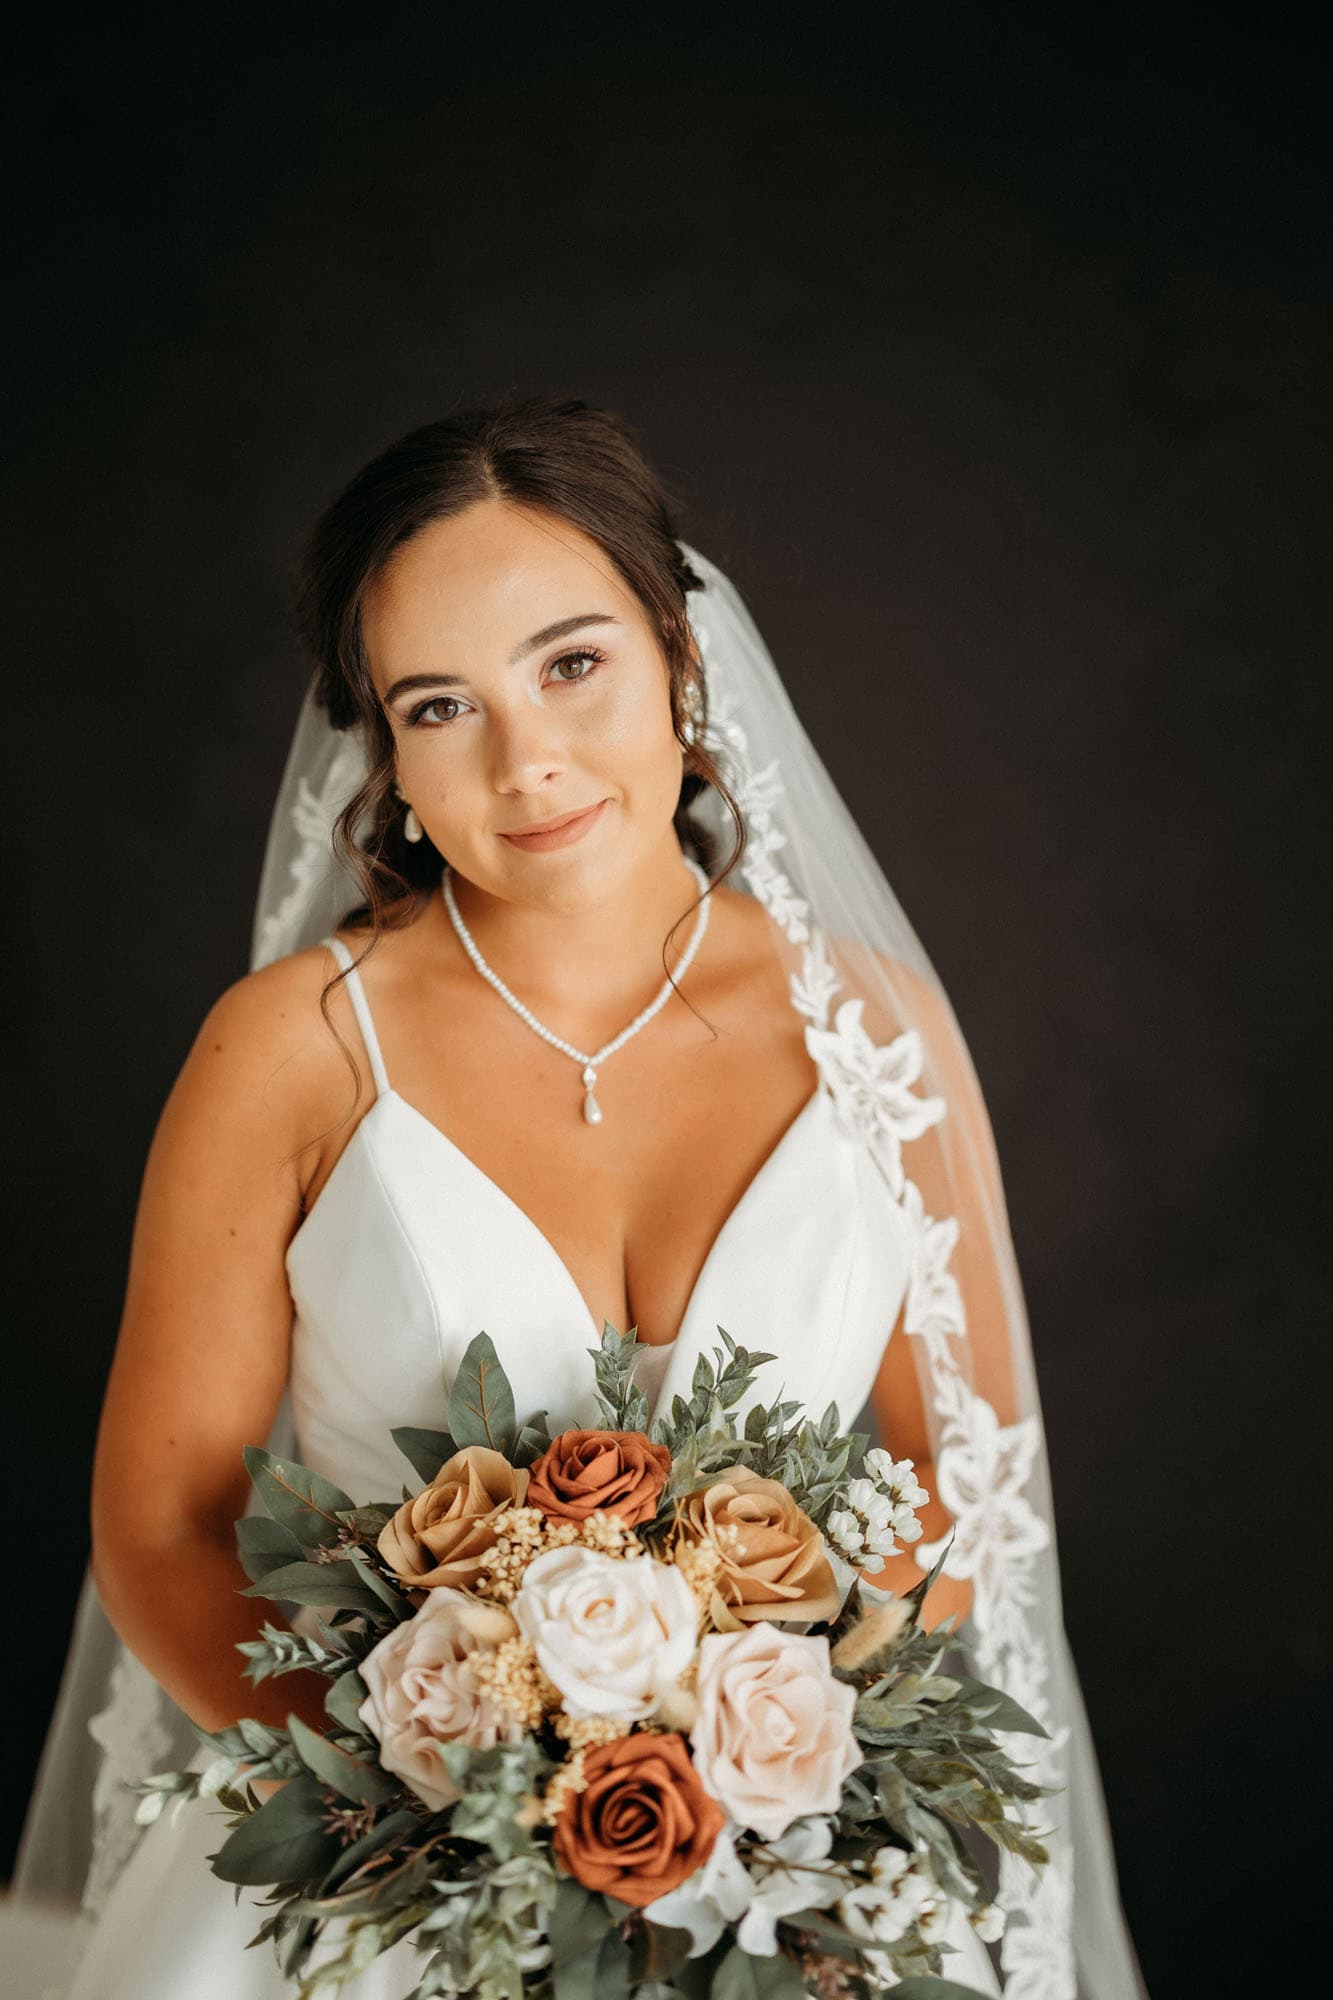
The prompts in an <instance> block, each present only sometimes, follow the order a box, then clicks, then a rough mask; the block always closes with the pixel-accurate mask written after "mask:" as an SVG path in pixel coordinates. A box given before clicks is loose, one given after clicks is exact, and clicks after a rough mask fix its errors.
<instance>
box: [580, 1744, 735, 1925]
mask: <svg viewBox="0 0 1333 2000" xmlns="http://www.w3.org/2000/svg"><path fill="white" fill-rule="evenodd" d="M583 1775H584V1777H585V1779H586V1780H587V1785H586V1787H585V1789H584V1790H583V1791H581V1792H574V1793H572V1794H571V1795H570V1798H569V1802H568V1803H567V1804H566V1805H565V1806H564V1807H563V1808H562V1810H561V1812H560V1813H559V1815H558V1817H557V1819H556V1822H555V1832H554V1835H553V1837H552V1845H553V1847H554V1849H555V1856H556V1860H557V1861H558V1862H559V1863H560V1866H561V1867H562V1868H563V1869H564V1870H565V1873H566V1874H567V1875H572V1876H573V1877H574V1880H575V1881H576V1882H582V1884H583V1886H584V1888H585V1889H594V1890H597V1891H599V1892H600V1893H601V1894H603V1895H607V1896H614V1897H615V1898H616V1900H617V1902H620V1903H633V1904H634V1905H635V1906H636V1907H637V1908H639V1909H642V1908H643V1906H644V1905H645V1904H646V1903H652V1902H655V1901H656V1899H657V1898H658V1897H659V1896H665V1895H666V1894H667V1893H668V1891H670V1890H672V1889H674V1888H676V1887H677V1886H678V1884H679V1883H681V1882H683V1881H684V1880H685V1878H686V1876H687V1875H693V1873H694V1871H695V1870H696V1868H700V1867H702V1865H703V1863H704V1862H705V1861H706V1860H707V1859H708V1856H709V1854H710V1853H711V1852H712V1847H713V1842H714V1841H715V1840H716V1839H717V1836H718V1834H719V1833H720V1832H721V1831H722V1828H723V1827H724V1826H725V1824H726V1814H725V1813H724V1812H723V1810H722V1808H721V1807H720V1806H719V1805H718V1804H717V1802H716V1800H714V1799H711V1798H709V1796H708V1794H707V1792H706V1791H705V1790H704V1788H703V1786H702V1785H701V1784H700V1782H699V1778H698V1774H697V1773H696V1771H695V1768H694V1765H693V1764H692V1763H691V1761H690V1753H689V1751H688V1750H687V1749H686V1747H685V1739H684V1738H683V1737H681V1736H675V1735H660V1736H657V1735H650V1734H648V1733H647V1732H645V1733H643V1734H641V1735H637V1736H618V1737H616V1739H615V1740H614V1742H611V1743H598V1744H596V1745H594V1746H593V1748H591V1749H589V1750H586V1751H585V1752H584V1757H583Z"/></svg>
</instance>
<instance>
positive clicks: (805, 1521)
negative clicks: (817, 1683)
mask: <svg viewBox="0 0 1333 2000" xmlns="http://www.w3.org/2000/svg"><path fill="white" fill-rule="evenodd" d="M681 1518H682V1521H683V1523H684V1526H685V1527H686V1529H687V1530H688V1532H689V1533H690V1534H692V1535H694V1536H695V1537H696V1538H697V1539H698V1540H700V1541H711V1542H713V1543H715V1545H716V1547H717V1549H718V1551H719V1553H720V1555H721V1557H722V1569H721V1572H720V1574H719V1576H718V1580H717V1588H718V1594H719V1596H720V1597H721V1599H722V1602H723V1603H724V1604H725V1606H726V1607H727V1610H728V1611H730V1612H731V1614H732V1616H733V1617H734V1618H736V1619H737V1620H738V1621H739V1622H740V1623H741V1624H742V1625H745V1624H749V1623H750V1622H752V1621H753V1620H755V1619H760V1618H765V1619H783V1618H800V1619H806V1618H810V1619H814V1618H832V1617H833V1616H834V1615H835V1613H836V1612H837V1610H838V1608H839V1605H840V1603H841V1599H840V1597H839V1593H838V1584H837V1579H836V1578H835V1577H834V1574H833V1570H832V1568H831V1566H830V1564H829V1559H828V1555H827V1553H826V1551H825V1548H824V1537H823V1536H822V1535H821V1534H820V1532H819V1529H818V1528H817V1527H816V1526H815V1524H814V1522H813V1521H812V1520H811V1519H810V1517H809V1515H808V1514H803V1513H802V1512H801V1510H800V1508H799V1507H798V1506H797V1505H796V1502H795V1501H794V1500H793V1499H792V1497H791V1495H790V1493H788V1491H787V1489H786V1487H785V1486H782V1485H780V1484H779V1483H778V1481H777V1480H776V1479H761V1478H760V1476H759V1474H758V1473H756V1472H751V1471H750V1469H749V1467H748V1466H744V1465H729V1466H725V1467H724V1468H723V1469H722V1471H720V1472H718V1473H717V1474H716V1475H715V1476H714V1477H713V1478H712V1479H711V1480H710V1481H709V1483H708V1485H707V1486H701V1487H699V1488H697V1489H696V1490H695V1492H693V1493H690V1494H687V1495H686V1497H685V1499H684V1501H683V1502H682V1505H681ZM719 1528H736V1529H737V1530H739V1533H738V1536H737V1539H736V1541H735V1542H732V1541H730V1540H729V1539H728V1538H727V1536H725V1535H723V1536H721V1537H719V1535H718V1533H717V1530H718V1529H719Z"/></svg>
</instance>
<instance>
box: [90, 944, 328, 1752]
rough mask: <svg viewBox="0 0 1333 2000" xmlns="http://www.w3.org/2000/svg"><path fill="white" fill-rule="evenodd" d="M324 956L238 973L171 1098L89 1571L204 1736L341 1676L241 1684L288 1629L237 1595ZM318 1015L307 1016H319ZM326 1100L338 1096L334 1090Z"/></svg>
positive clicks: (299, 1704)
mask: <svg viewBox="0 0 1333 2000" xmlns="http://www.w3.org/2000/svg"><path fill="white" fill-rule="evenodd" d="M327 965H328V960H327V955H326V954H325V953H323V952H319V951H314V952H304V953H301V954H299V955H297V956H296V957H294V958H291V959H287V960H283V961H280V962H279V963H278V964H276V965H274V966H270V967H267V968H266V969H264V970H263V971H261V972H258V973H254V974H251V975H250V976H249V977H247V978H245V979H242V980H240V981H238V982H237V984H236V985H234V986H232V987H231V988H229V989H228V991H227V992H225V993H224V994H223V995H222V996H221V998H220V999H219V1000H218V1001H217V1002H216V1004H215V1005H214V1006H213V1007H212V1008H211V1009H210V1011H209V1013H208V1016H207V1018H206V1019H205V1021H204V1023H203V1025H202V1027H201V1028H200V1030H199V1033H198V1035H197V1037H196V1039H195V1043H194V1046H193V1048H192V1049H191V1050H190V1053H189V1056H188V1057H187V1059H186V1061H185V1064H184V1066H183V1067H182V1069H181V1072H180V1074H179V1076H178V1077H177V1079H176V1082H175V1084H174V1085H173V1087H172V1090H171V1092H170V1095H169V1097H168V1099H167V1102H166V1105H165V1107H164V1109H163V1112H162V1116H161V1119H160V1121H159V1124H158V1127H157V1131H156V1133H155V1135H154V1138H153V1142H152V1146H151V1148H150V1150H149V1155H148V1160H147V1165H146V1168H145V1172H144V1178H143V1185H142V1190H141V1193H140V1197H139V1203H138V1211H137V1215H136V1219H135V1226H134V1234H133V1241H132V1246H131V1252H130V1262H129V1277H128V1284H127V1289H126V1296H125V1307H124V1313H123V1316H122V1320H121V1325H120V1331H119V1336H118V1340H117V1345H116V1350H115V1355H114V1358H113V1362H112V1366H111V1372H110V1376H109V1379H108V1382H107V1388H106V1396H105V1401H104V1404H103V1408H102V1413H101V1421H100V1426H99V1430H98V1436H97V1445H96V1452H95V1457H94V1464H93V1479H92V1515H91V1528H92V1567H93V1574H94V1578H95V1580H96V1584H97V1589H98V1593H99V1595H100V1597H101V1599H102V1602H103V1604H104V1605H105V1607H106V1611H107V1614H108V1616H109V1617H110V1619H111V1622H112V1624H113V1625H114V1626H115V1628H116V1630H117V1631H118V1632H119V1634H120V1636H121V1637H122V1639H124V1641H125V1642H126V1644H127V1645H128V1646H129V1647H130V1649H131V1651H132V1652H134V1653H136V1654H137V1655H138V1657H139V1659H141V1660H142V1661H143V1662H144V1664H145V1666H147V1667H148V1669H149V1671H150V1672H151V1673H152V1674H154V1675H155V1676H156V1678H157V1679H158V1680H159V1681H160V1682H161V1684H162V1685H163V1687H165V1688H166V1690H167V1692H168V1693H169V1694H170V1695H171V1696H172V1697H173V1698H174V1699H175V1700H176V1701H177V1702H178V1703H179V1705H180V1706H181V1708H182V1709H184V1710H185V1712H186V1713H187V1714H188V1715H189V1716H190V1717H191V1718H192V1719H193V1720H194V1721H196V1722H197V1723H199V1724H201V1725H202V1726H203V1727H204V1728H206V1729H217V1728H220V1727H221V1726H222V1725H224V1724H226V1723H229V1722H234V1721H235V1720H236V1719H237V1718H238V1717H240V1716H242V1715H253V1716H257V1717H258V1718H260V1719H261V1720H263V1721H267V1722H272V1723H281V1722H284V1721H285V1720H286V1717H287V1714H288V1712H289V1711H290V1710H295V1712H296V1713H297V1714H299V1715H300V1716H301V1717H302V1718H303V1719H304V1720H305V1721H307V1722H309V1723H311V1724H312V1726H320V1725H321V1723H322V1722H323V1721H324V1709H323V1695H324V1690H325V1688H326V1686H327V1683H326V1682H325V1681H324V1680H323V1679H322V1678H321V1677H320V1676H319V1675H316V1674H313V1673H303V1672H298V1673H291V1674H284V1675H281V1676H279V1677H276V1678H274V1679H270V1680H266V1681H263V1682H261V1683H260V1684H259V1685H258V1686H256V1685H254V1684H253V1683H252V1682H250V1681H249V1680H246V1679H245V1678H243V1675H242V1668H243V1666H244V1665H245V1660H244V1656H243V1655H242V1654H240V1653H239V1652H237V1650H236V1644H237V1641H239V1640H244V1639H254V1638H257V1637H258V1636H259V1632H260V1627H261V1625H262V1624H263V1623H264V1621H265V1619H268V1620H270V1621H271V1622H275V1623H281V1622H282V1618H281V1613H280V1612H279V1610H278V1608H277V1606H276V1605H273V1604H271V1603H269V1601H268V1600H267V1599H261V1598H254V1597H244V1596H239V1595H237V1593H238V1592H239V1591H242V1590H244V1589H245V1588H246V1586H247V1584H248V1582H249V1579H248V1578H247V1576H246V1574H245V1572H244V1570H243V1569H242V1568H241V1565H240V1562H239V1561H238V1559H237V1556H236V1541H235V1532H234V1524H235V1522H236V1520H237V1519H238V1518H239V1517H240V1515H241V1514H243V1513H244V1511H245V1507H246V1501H247V1496H248V1493H249V1476H248V1474H247V1472H246V1469H245V1465H244V1462H243V1460H242V1457H241V1448H242V1446H243V1445H246V1444H262V1443H263V1442H264V1441H265V1439H266V1437H267V1435H268V1432H269V1428H270V1426H271V1424H272V1422H273V1419H274V1416H275V1414H276V1412H277V1408H278V1404H279V1401H280V1398H281V1395H282V1391H283V1386H284V1383H285V1381H286V1376H287V1367H288V1354H289V1347H290V1335H291V1318H292V1306H291V1298H290V1294H289V1291H288V1287H287V1281H286V1275H285V1268H284V1254H285V1250H286V1246H287V1244H288V1242H289V1241H290V1239H291V1236H292V1234H293V1232H294V1231H295V1229H296V1227H297V1224H298V1222H299V1220H300V1216H301V1212H302V1178H303V1176H304V1177H305V1178H308V1177H309V1174H310V1172H311V1170H312V1167H313V1162H314V1158H315V1154H314V1149H313V1148H307V1150H304V1151H302V1150H301V1149H302V1148H303V1147H306V1146H307V1142H308V1141H309V1140H310V1138H311V1137H312V1135H313V1134H314V1132H315V1131H317V1130H318V1123H317V1119H316V1118H315V1117H314V1116H312V1111H313V1107H314V1106H315V1105H316V1104H317V1102H318V1101H319V1082H320V1065H321V1064H323V1065H324V1066H325V1067H324V1071H323V1074H324V1077H325V1078H327V1075H328V1070H327V1063H328V1055H327V1052H326V1051H324V1050H322V1049H321V1048H320V1042H321V1041H322V1042H324V1043H327V1044H328V1045H329V1047H330V1048H331V1049H332V1050H333V1051H334V1055H335V1058H336V1059H337V1061H338V1063H339V1066H340V1067H341V1068H342V1070H343V1075H344V1077H345V1078H346V1086H345V1087H346V1094H347V1097H348V1099H349V1101H350V1099H351V1095H352V1085H351V1073H350V1071H349V1070H347V1069H346V1067H345V1065H342V1062H341V1058H340V1057H338V1055H337V1046H336V1044H335V1043H334V1042H333V1038H332V1037H331V1036H330V1035H329V1033H328V1030H327V1029H326V1028H325V1027H324V1024H323V1022H322V1020H321V1018H320V1015H319V1011H318V995H319V990H320V987H321V986H322V984H323V980H324V978H325V977H326V976H327V973H326V970H325V968H326V967H327ZM312 1023H313V1026H312ZM323 1101H324V1102H325V1103H327V1102H328V1099H327V1097H325V1098H324V1099H323Z"/></svg>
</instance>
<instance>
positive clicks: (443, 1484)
mask: <svg viewBox="0 0 1333 2000" xmlns="http://www.w3.org/2000/svg"><path fill="white" fill-rule="evenodd" d="M527 1483H528V1475H527V1473H526V1472H525V1471H522V1470H515V1468H514V1467H513V1466H512V1465H510V1463H509V1461H508V1459H506V1458H502V1457H501V1455H500V1453H499V1452H498V1451H491V1450H490V1448H489V1447H488V1446H486V1445H480V1444H469V1445H465V1446H464V1447H463V1449H462V1450H461V1451H456V1452H455V1453H454V1455H453V1457H452V1458H450V1459H446V1460H445V1462H444V1464H443V1465H442V1466H441V1467H440V1469H439V1471H438V1472H437V1473H436V1475H435V1477H434V1479H432V1480H431V1482H430V1485H429V1486H426V1487H423V1488H422V1490H421V1492H420V1493H418V1494H417V1496H416V1498H415V1499H414V1500H405V1501H404V1502H403V1504H402V1506H401V1507H400V1508H399V1509H398V1512H397V1513H396V1514H395V1515H394V1517H393V1519H392V1520H391V1521H386V1522H385V1524H384V1526H383V1527H382V1528H381V1529H380V1532H379V1537H378V1540H377V1542H376V1547H377V1548H378V1549H379V1552H380V1554H381V1555H382V1556H383V1558H384V1560H385V1562H386V1563H387V1564H388V1565H389V1567H390V1569H391V1570H392V1571H393V1573H394V1575H395V1576H396V1577H397V1578H398V1579H399V1581H400V1582H402V1583H405V1584H409V1585H410V1586H411V1587H412V1588H413V1589H416V1590H432V1589H435V1588H437V1587H439V1586H441V1585H446V1584H447V1585H451V1586H452V1587H453V1588H454V1589H456V1590H468V1589H471V1588H472V1587H473V1586H474V1585H475V1583H476V1579H477V1558H478V1557H479V1556H480V1555H482V1554H483V1552H484V1551H485V1550H486V1549H489V1548H493V1547H494V1546H495V1522H496V1517H497V1516H498V1515H500V1514H502V1513H504V1512H506V1511H507V1509H509V1508H511V1507H521V1506H522V1505H523V1494H524V1490H525V1488H526V1486H527Z"/></svg>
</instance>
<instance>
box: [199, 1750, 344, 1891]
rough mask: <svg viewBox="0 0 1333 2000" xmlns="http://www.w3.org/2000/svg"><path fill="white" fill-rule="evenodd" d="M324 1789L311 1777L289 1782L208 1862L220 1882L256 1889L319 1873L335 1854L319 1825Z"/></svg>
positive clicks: (332, 1843) (332, 1839) (333, 1845)
mask: <svg viewBox="0 0 1333 2000" xmlns="http://www.w3.org/2000/svg"><path fill="white" fill-rule="evenodd" d="M323 1813H324V1788H323V1786H322V1785H321V1784H320V1783H319V1781H318V1779H316V1778H312V1777H299V1778H289V1779H288V1780H287V1782H286V1784H285V1785H283V1786H282V1788H281V1789H280V1790H279V1791H276V1792H274V1793H273V1795H272V1797H271V1798H269V1799H266V1800H265V1801H264V1803H263V1804H262V1805H261V1806H260V1807H259V1809H258V1811H257V1812H253V1813H251V1814H250V1816H249V1818H248V1819H244V1820H242V1821H241V1824H240V1825H239V1826H238V1827H237V1828H236V1829H235V1831H234V1832H233V1833H231V1834H230V1835H229V1836H228V1837H227V1839H226V1840H224V1841H223V1843H222V1846H221V1847H220V1848H219V1849H218V1851H217V1853H216V1854H210V1855H209V1856H208V1859H209V1860H210V1861H211V1862H212V1864H213V1873H214V1874H215V1875H217V1876H219V1877H220V1878H221V1880H222V1881H224V1882H238V1883H241V1884H244V1885H245V1886H247V1887H252V1888H261V1887H264V1886H266V1885H269V1884H272V1883H275V1882H301V1881H304V1880H305V1879H307V1878H308V1877H309V1876H312V1875H315V1876H318V1875H322V1874H323V1872H324V1870H325V1869H326V1868H327V1867H328V1866H329V1864H330V1862H331V1861H332V1860H333V1859H334V1857H335V1855H336V1854H337V1852H338V1842H337V1837H336V1835H334V1834H331V1833H326V1832H325V1830H324V1827H323V1825H322V1824H321V1822H322V1818H323Z"/></svg>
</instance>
